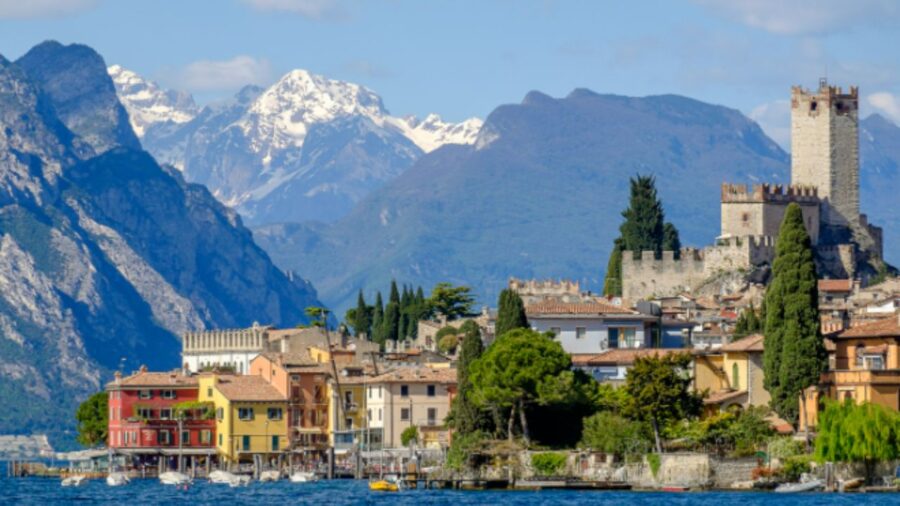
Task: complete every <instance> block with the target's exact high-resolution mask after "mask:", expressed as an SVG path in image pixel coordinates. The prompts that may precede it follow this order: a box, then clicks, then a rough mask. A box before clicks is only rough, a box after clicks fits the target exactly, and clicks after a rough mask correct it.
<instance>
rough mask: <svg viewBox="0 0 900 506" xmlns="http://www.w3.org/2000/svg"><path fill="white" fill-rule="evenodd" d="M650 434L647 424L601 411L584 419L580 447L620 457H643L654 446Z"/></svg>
mask: <svg viewBox="0 0 900 506" xmlns="http://www.w3.org/2000/svg"><path fill="white" fill-rule="evenodd" d="M648 432H649V430H648V429H647V426H646V424H642V423H637V422H634V421H632V420H629V419H627V418H625V417H623V416H621V415H617V414H615V413H612V412H609V411H599V412H597V413H594V414H593V415H591V416H589V417H587V418H585V419H584V430H583V432H582V435H581V443H580V444H579V446H581V447H582V448H590V449H592V450H599V451H601V452H603V453H608V454H612V455H617V456H620V457H626V456H631V455H643V454H645V453H647V452H648V451H649V450H650V447H651V446H652V445H651V443H650V436H649V434H648Z"/></svg>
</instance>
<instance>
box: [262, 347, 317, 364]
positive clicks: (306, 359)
mask: <svg viewBox="0 0 900 506" xmlns="http://www.w3.org/2000/svg"><path fill="white" fill-rule="evenodd" d="M260 356H262V357H264V358H266V359H268V360H269V361H271V362H272V363H274V364H278V365H280V366H283V367H290V366H301V367H302V366H315V365H318V362H316V361H315V360H313V359H312V358H311V357H310V356H309V354H308V353H303V352H296V351H289V352H285V353H278V352H274V351H267V352H265V353H260Z"/></svg>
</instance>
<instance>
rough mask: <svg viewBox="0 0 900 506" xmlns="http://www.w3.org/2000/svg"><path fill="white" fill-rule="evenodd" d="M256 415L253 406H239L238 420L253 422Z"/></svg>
mask: <svg viewBox="0 0 900 506" xmlns="http://www.w3.org/2000/svg"><path fill="white" fill-rule="evenodd" d="M255 417H256V414H255V413H254V412H253V408H252V407H248V408H241V407H238V420H240V421H242V422H251V421H253V419H254V418H255Z"/></svg>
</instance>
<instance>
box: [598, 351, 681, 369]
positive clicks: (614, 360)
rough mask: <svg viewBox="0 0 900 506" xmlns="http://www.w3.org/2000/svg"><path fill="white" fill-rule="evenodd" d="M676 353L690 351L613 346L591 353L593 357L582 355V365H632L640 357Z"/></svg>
mask: <svg viewBox="0 0 900 506" xmlns="http://www.w3.org/2000/svg"><path fill="white" fill-rule="evenodd" d="M674 353H690V351H689V350H685V349H682V348H613V349H611V350H606V351H604V352H602V353H597V354H595V355H591V357H592V358H586V357H584V356H582V357H580V360H582V361H583V362H581V365H604V364H615V365H630V364H633V363H634V361H635V360H636V359H638V358H645V357H652V356H660V357H664V356H666V355H671V354H674Z"/></svg>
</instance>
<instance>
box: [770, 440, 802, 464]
mask: <svg viewBox="0 0 900 506" xmlns="http://www.w3.org/2000/svg"><path fill="white" fill-rule="evenodd" d="M804 453H806V444H805V443H804V442H803V441H799V440H796V439H794V438H793V437H791V436H777V437H773V438H772V439H770V440H769V458H770V459H782V460H783V459H787V458H789V457H793V456H795V455H803V454H804Z"/></svg>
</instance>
